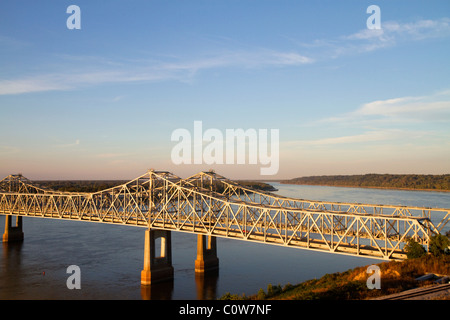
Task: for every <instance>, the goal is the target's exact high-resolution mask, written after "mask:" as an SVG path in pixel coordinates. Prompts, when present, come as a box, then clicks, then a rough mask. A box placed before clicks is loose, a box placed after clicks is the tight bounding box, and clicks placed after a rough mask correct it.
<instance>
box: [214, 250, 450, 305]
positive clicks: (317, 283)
mask: <svg viewBox="0 0 450 320" xmlns="http://www.w3.org/2000/svg"><path fill="white" fill-rule="evenodd" d="M376 266H378V267H379V268H380V271H381V276H380V284H381V286H380V289H369V288H368V286H367V279H368V278H369V277H370V276H371V274H372V273H373V272H369V273H368V271H367V269H368V267H369V265H367V266H362V267H357V268H353V269H349V270H347V271H344V272H336V273H332V274H326V275H324V276H323V277H321V278H319V279H311V280H307V281H304V282H301V283H298V284H295V285H292V284H290V283H287V284H285V285H283V286H281V285H279V284H278V285H272V284H269V285H268V286H267V289H266V290H263V289H260V290H259V292H258V293H256V294H253V295H250V296H244V295H242V296H239V295H233V294H229V293H227V294H225V295H224V296H222V297H221V299H231V300H234V299H237V300H241V299H243V300H247V299H248V300H367V299H374V298H378V297H382V296H385V295H390V294H394V293H399V292H402V291H405V290H409V289H413V288H418V287H423V286H427V285H430V284H433V282H434V281H435V279H432V278H430V279H429V280H426V281H418V280H417V278H419V277H421V276H424V275H426V274H430V273H432V274H438V275H450V255H444V256H440V257H435V256H433V255H426V256H424V257H422V258H417V259H409V260H405V261H401V262H399V261H389V262H382V263H378V264H376ZM444 299H450V297H444Z"/></svg>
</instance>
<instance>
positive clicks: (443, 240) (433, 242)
mask: <svg viewBox="0 0 450 320" xmlns="http://www.w3.org/2000/svg"><path fill="white" fill-rule="evenodd" d="M448 246H450V240H449V239H448V238H447V237H446V236H444V235H442V234H437V235H435V236H432V237H431V239H430V248H429V251H430V253H431V254H432V255H434V256H435V257H439V256H442V255H445V254H447V253H448Z"/></svg>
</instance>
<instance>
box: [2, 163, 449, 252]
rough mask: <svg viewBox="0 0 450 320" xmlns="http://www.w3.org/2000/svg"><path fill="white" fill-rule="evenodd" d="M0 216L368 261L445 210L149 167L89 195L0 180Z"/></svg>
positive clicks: (440, 220)
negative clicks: (287, 192) (306, 194)
mask: <svg viewBox="0 0 450 320" xmlns="http://www.w3.org/2000/svg"><path fill="white" fill-rule="evenodd" d="M0 214H3V215H10V216H25V217H40V218H51V219H66V220H78V221H89V222H100V223H108V224H120V225H130V226H138V227H146V228H149V229H159V230H168V231H180V232H190V233H195V234H199V235H207V236H213V237H225V238H232V239H238V240H243V241H254V242H259V243H265V244H272V245H279V246H285V247H292V248H300V249H309V250H317V251H324V252H331V253H335V254H336V253H341V254H349V255H358V256H364V257H371V258H376V259H404V258H406V252H405V250H404V248H405V244H406V243H407V241H408V240H409V239H414V240H415V241H417V242H418V243H420V244H422V245H424V246H425V247H427V246H428V245H429V242H430V237H431V236H432V235H433V234H438V233H440V232H441V231H442V230H443V229H444V227H445V226H446V225H447V223H448V221H449V220H450V209H439V208H422V207H408V206H390V205H372V204H359V203H339V202H324V201H310V200H301V199H294V198H288V197H283V196H279V195H276V194H273V193H270V192H264V191H260V190H255V189H252V188H249V187H244V186H242V185H240V184H239V183H237V182H234V181H231V180H228V179H226V178H225V177H223V176H221V175H219V174H217V173H215V172H201V173H198V174H196V175H194V176H191V177H189V178H186V179H182V178H180V177H178V176H176V175H174V174H172V173H170V172H167V171H154V170H149V171H148V172H147V173H145V174H144V175H142V176H140V177H138V178H136V179H134V180H132V181H129V182H127V183H125V184H122V185H119V186H116V187H113V188H110V189H106V190H103V191H99V192H93V193H81V192H59V191H53V190H49V189H46V188H44V187H39V186H38V185H37V184H34V183H32V182H31V181H29V180H28V179H26V178H25V177H23V176H22V175H10V176H8V177H6V178H5V179H3V180H1V181H0Z"/></svg>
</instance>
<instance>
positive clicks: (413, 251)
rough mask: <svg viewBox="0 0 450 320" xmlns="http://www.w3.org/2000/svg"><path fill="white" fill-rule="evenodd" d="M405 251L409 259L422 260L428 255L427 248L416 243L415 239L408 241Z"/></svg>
mask: <svg viewBox="0 0 450 320" xmlns="http://www.w3.org/2000/svg"><path fill="white" fill-rule="evenodd" d="M405 250H406V256H407V257H408V259H415V258H420V257H423V256H424V255H426V254H427V251H426V250H425V248H424V247H423V246H422V245H420V244H419V243H418V242H416V241H415V240H414V239H409V240H408V243H407V245H406V247H405Z"/></svg>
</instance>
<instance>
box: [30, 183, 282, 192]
mask: <svg viewBox="0 0 450 320" xmlns="http://www.w3.org/2000/svg"><path fill="white" fill-rule="evenodd" d="M126 182H128V181H126V180H92V181H89V180H61V181H56V180H54V181H53V180H52V181H36V183H37V184H38V185H39V186H41V187H44V188H46V189H51V190H55V191H63V192H98V191H102V190H105V189H108V188H112V187H116V186H118V185H121V184H124V183H126ZM239 184H241V185H243V186H246V187H249V188H253V189H256V190H264V191H274V190H276V189H275V188H274V187H273V186H272V185H270V184H267V183H264V182H256V181H239ZM203 187H206V188H209V186H203ZM214 190H215V191H216V192H223V191H224V188H223V187H222V185H220V184H218V183H216V184H215V185H214Z"/></svg>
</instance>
